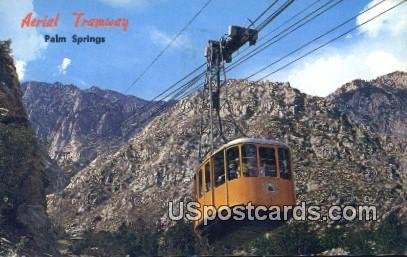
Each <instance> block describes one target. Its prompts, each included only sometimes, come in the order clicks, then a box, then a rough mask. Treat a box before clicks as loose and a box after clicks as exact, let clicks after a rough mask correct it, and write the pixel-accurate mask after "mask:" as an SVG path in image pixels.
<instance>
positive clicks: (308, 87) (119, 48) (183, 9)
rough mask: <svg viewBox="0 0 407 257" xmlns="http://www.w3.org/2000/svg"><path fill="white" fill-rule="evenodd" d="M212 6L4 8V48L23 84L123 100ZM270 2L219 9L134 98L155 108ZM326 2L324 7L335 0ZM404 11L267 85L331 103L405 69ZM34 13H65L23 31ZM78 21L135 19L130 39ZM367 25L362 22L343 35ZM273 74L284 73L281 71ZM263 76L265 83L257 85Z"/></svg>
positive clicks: (83, 0) (138, 0)
mask: <svg viewBox="0 0 407 257" xmlns="http://www.w3.org/2000/svg"><path fill="white" fill-rule="evenodd" d="M205 2H206V0H171V1H170V0H151V1H147V0H74V1H72V0H19V1H11V0H0V16H1V18H0V22H2V24H5V26H2V28H0V39H7V38H11V39H13V42H14V44H13V51H14V56H15V59H16V63H17V66H18V70H19V75H20V78H22V80H23V81H27V80H37V81H45V82H51V83H52V82H55V81H60V82H63V83H67V84H75V85H77V86H79V87H81V88H88V87H90V86H93V85H96V86H98V87H101V88H106V89H112V90H116V91H119V92H125V90H126V89H127V88H128V86H129V85H130V84H131V83H132V82H133V81H134V80H135V79H136V77H137V76H138V75H139V74H140V73H141V72H142V71H143V70H144V68H145V67H146V65H147V64H148V63H149V62H150V61H151V60H152V59H153V58H154V57H155V56H156V55H157V54H158V53H159V52H160V51H161V49H162V48H163V47H165V45H166V43H167V42H168V40H169V39H170V38H172V37H173V36H174V35H175V34H176V33H177V32H178V31H179V30H180V29H181V28H182V27H183V26H184V25H185V24H186V22H187V21H188V20H189V19H190V18H191V17H192V16H193V15H194V14H195V13H196V12H197V11H198V10H199V9H200V8H201V6H203V4H204V3H205ZM271 2H272V1H271V0H252V1H249V0H245V1H244V0H213V1H212V2H211V3H210V4H209V6H208V7H207V8H206V9H205V10H204V11H203V12H202V14H201V15H200V16H199V17H198V18H197V19H196V20H195V21H194V23H193V24H192V25H191V26H190V27H189V28H188V29H187V31H185V33H183V34H182V35H181V36H180V37H179V38H178V40H177V41H176V42H175V43H174V44H173V46H172V47H171V48H170V49H168V50H167V51H166V52H165V54H164V55H163V56H162V57H161V58H160V59H159V61H158V62H157V63H156V64H155V65H154V66H153V67H152V68H151V69H150V71H149V72H148V73H147V74H146V75H145V76H144V77H143V78H142V79H141V80H140V81H139V82H138V83H137V84H136V85H135V86H133V87H132V88H131V89H130V90H129V91H128V92H126V93H127V94H133V95H136V96H139V97H143V98H147V99H148V98H152V97H154V96H155V95H157V94H158V93H160V92H161V91H162V90H164V89H166V88H167V87H168V86H169V85H171V84H172V83H173V82H175V81H177V80H178V79H179V78H180V77H182V76H183V75H185V74H187V73H188V72H189V71H191V70H192V69H193V68H195V67H196V66H198V65H200V64H202V63H204V62H205V59H204V56H203V53H204V48H205V46H206V43H207V41H208V39H218V38H219V37H220V36H222V35H223V34H224V33H226V32H227V27H228V26H229V25H230V24H235V25H244V26H246V25H248V21H247V18H252V19H253V18H254V17H256V16H257V15H258V14H259V13H261V11H262V10H264V9H265V8H266V7H267V6H268V5H269V4H270V3H271ZM280 2H281V3H282V2H283V1H282V0H281V1H280ZM311 2H312V1H308V0H296V1H295V2H294V4H292V5H291V6H290V7H289V9H288V10H287V11H286V12H284V13H283V14H282V15H281V16H280V17H279V18H278V19H276V20H275V21H273V22H272V23H271V24H270V25H269V26H268V27H267V28H266V29H265V30H264V31H262V33H261V34H260V37H261V36H262V34H267V32H269V31H271V30H273V28H275V27H276V26H278V25H280V24H281V23H282V22H283V21H285V20H286V19H287V18H289V17H290V16H291V15H293V14H294V13H296V12H298V11H299V10H301V9H302V8H304V7H305V6H307V5H308V4H310V3H311ZM320 2H321V4H322V3H324V2H327V0H321V1H320ZM377 2H379V0H358V1H354V0H352V1H351V0H344V1H343V2H342V3H340V4H339V5H337V6H336V7H335V8H333V9H332V10H330V11H328V12H327V13H326V14H323V15H322V16H320V17H319V18H317V19H316V20H315V21H313V22H311V23H309V24H308V25H306V26H305V27H303V28H301V29H300V30H299V31H297V32H296V33H293V34H292V35H290V36H288V37H287V38H285V39H284V40H281V41H280V42H278V44H275V45H274V46H272V47H270V48H269V49H267V50H266V51H264V52H263V53H262V54H260V55H259V56H256V57H255V58H252V59H251V60H249V61H248V62H246V63H245V64H243V65H241V66H240V67H239V68H237V69H235V70H233V71H232V72H230V73H229V74H228V77H233V78H244V77H246V76H247V75H250V74H251V73H253V72H254V71H256V70H258V69H259V68H261V67H262V66H264V65H266V64H268V63H271V62H272V61H273V60H275V59H277V58H278V57H280V56H282V55H284V54H286V53H288V52H290V51H291V50H293V49H295V48H296V47H298V46H299V45H301V44H303V43H304V42H306V41H308V40H310V39H312V38H313V37H316V36H318V35H319V34H321V33H323V32H324V31H326V30H328V29H330V28H331V27H333V26H335V25H336V24H338V23H340V22H342V21H344V20H346V19H347V18H349V17H351V16H353V15H355V14H356V13H358V12H360V11H361V10H363V8H366V7H367V6H369V5H372V4H374V3H377ZM398 2H400V0H387V1H386V3H384V4H382V5H381V7H380V8H381V10H383V9H385V7H390V6H392V5H393V4H395V3H398ZM406 6H407V4H404V5H402V6H401V7H399V8H397V9H396V10H394V11H391V12H389V13H388V14H387V15H386V16H384V17H383V18H381V19H380V20H377V21H375V22H374V23H373V22H372V24H370V25H369V26H366V27H365V28H361V29H359V30H357V31H354V32H353V33H352V34H350V35H348V36H346V37H344V38H343V39H341V40H339V41H337V42H335V43H334V44H332V45H330V46H329V47H327V48H324V49H322V50H321V51H318V52H317V53H315V54H313V55H312V56H310V57H308V58H305V59H304V60H302V61H300V62H298V63H296V64H295V65H293V66H290V67H289V68H287V69H285V70H283V71H281V72H279V73H277V74H274V75H273V76H271V77H269V78H268V79H269V80H279V81H290V82H291V83H292V85H293V86H294V87H297V88H299V89H300V90H302V91H304V92H306V93H309V94H314V95H321V96H324V95H327V94H329V93H331V92H333V91H334V90H335V88H337V87H339V86H340V85H341V84H343V83H345V82H346V81H349V80H351V79H355V78H363V79H372V78H374V77H376V76H378V75H381V74H384V73H387V72H391V71H393V70H395V69H398V70H406V69H407V65H406V61H407V56H406V53H405V52H406V51H404V50H405V45H407V40H406V34H407V33H406V32H407V28H406V27H407V26H406V18H405V15H404V16H403V15H401V14H402V13H404V14H405V13H406V11H407V9H406ZM30 11H34V12H35V16H36V17H38V18H42V17H44V16H45V15H47V16H54V15H55V14H56V13H58V12H59V13H60V15H61V20H60V23H59V26H58V27H57V28H52V29H44V28H37V29H36V28H25V29H21V28H20V27H19V26H20V23H21V19H23V17H24V16H25V15H26V14H27V13H28V12H30ZM73 12H83V13H85V17H87V18H94V17H95V18H96V17H97V18H121V17H125V18H127V19H128V20H129V27H128V31H127V32H123V31H122V30H121V29H118V28H98V29H94V28H93V29H92V28H90V29H84V28H80V29H78V28H74V27H73V19H74V18H73V16H72V13H73ZM362 20H363V19H361V20H354V21H353V22H352V23H350V24H348V26H347V27H346V26H345V27H344V28H342V30H341V31H345V30H346V29H347V28H350V27H352V26H354V25H355V24H358V23H360V22H361V21H362ZM339 32H340V31H339ZM339 32H338V33H339ZM338 33H336V35H337V34H338ZM46 34H49V35H54V34H58V35H60V36H66V37H67V39H68V42H67V43H61V44H52V43H48V44H46V43H45V42H44V40H43V36H44V35H46ZM73 34H77V35H79V36H86V35H90V36H99V37H105V38H106V42H105V43H103V44H99V45H97V44H94V43H87V44H81V45H76V44H74V43H71V42H70V37H71V36H72V35H73ZM333 35H335V34H333ZM331 37H332V36H331ZM327 39H329V37H328V38H327ZM319 42H324V40H322V41H319ZM317 43H318V42H317ZM311 48H312V47H311ZM311 48H308V49H311ZM299 54H301V53H299ZM287 61H288V60H287ZM282 64H284V63H282ZM275 67H277V68H278V65H277V66H275ZM270 70H273V68H271V69H270ZM261 75H264V74H260V75H259V76H261Z"/></svg>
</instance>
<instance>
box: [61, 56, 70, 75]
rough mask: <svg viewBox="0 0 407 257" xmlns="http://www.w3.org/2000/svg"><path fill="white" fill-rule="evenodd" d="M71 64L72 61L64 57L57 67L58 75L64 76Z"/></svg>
mask: <svg viewBox="0 0 407 257" xmlns="http://www.w3.org/2000/svg"><path fill="white" fill-rule="evenodd" d="M71 63H72V60H71V59H69V58H66V57H65V58H64V59H63V60H62V63H61V64H60V65H58V71H59V74H62V75H65V74H66V71H67V69H68V67H69V65H71Z"/></svg>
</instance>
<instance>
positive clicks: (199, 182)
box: [197, 169, 203, 197]
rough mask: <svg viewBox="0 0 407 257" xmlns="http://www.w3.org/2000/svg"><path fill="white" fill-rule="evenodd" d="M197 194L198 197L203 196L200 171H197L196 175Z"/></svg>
mask: <svg viewBox="0 0 407 257" xmlns="http://www.w3.org/2000/svg"><path fill="white" fill-rule="evenodd" d="M197 180H198V193H199V197H201V196H203V184H202V170H201V169H200V170H199V173H198V178H197Z"/></svg>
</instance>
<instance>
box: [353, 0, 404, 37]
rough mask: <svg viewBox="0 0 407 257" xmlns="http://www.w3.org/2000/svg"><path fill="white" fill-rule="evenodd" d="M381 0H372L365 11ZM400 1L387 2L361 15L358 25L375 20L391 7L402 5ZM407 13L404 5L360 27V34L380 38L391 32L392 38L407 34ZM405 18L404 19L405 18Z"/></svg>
mask: <svg viewBox="0 0 407 257" xmlns="http://www.w3.org/2000/svg"><path fill="white" fill-rule="evenodd" d="M380 1H381V0H372V1H371V2H370V3H369V4H368V5H367V6H366V7H365V8H364V9H368V8H370V7H372V6H374V5H376V4H378V3H379V2H380ZM400 2H401V1H400V0H387V1H385V2H383V3H380V4H379V5H377V7H374V8H373V9H372V10H369V11H368V12H366V13H364V14H362V15H360V16H359V17H358V18H357V20H356V23H357V24H362V23H363V22H365V21H367V20H369V19H371V18H373V17H374V16H376V15H378V14H380V13H382V12H383V11H385V10H387V9H389V8H390V7H392V6H394V5H396V4H398V3H400ZM406 13H407V5H406V4H405V3H404V4H402V5H400V6H398V7H396V8H395V9H393V10H390V11H388V12H387V13H385V14H383V15H381V16H380V17H378V18H377V19H374V20H372V21H371V22H369V23H366V24H365V25H363V26H362V27H360V29H359V31H360V32H367V33H368V34H369V36H370V37H379V36H380V35H381V33H388V32H390V33H391V34H392V36H399V35H402V33H405V32H406V27H407V19H406V18H405V16H406ZM403 17H404V18H403Z"/></svg>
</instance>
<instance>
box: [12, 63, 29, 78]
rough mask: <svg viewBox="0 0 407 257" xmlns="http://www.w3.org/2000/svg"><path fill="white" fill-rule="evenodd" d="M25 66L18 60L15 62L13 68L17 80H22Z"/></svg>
mask: <svg viewBox="0 0 407 257" xmlns="http://www.w3.org/2000/svg"><path fill="white" fill-rule="evenodd" d="M26 65H27V63H26V62H24V61H20V60H17V61H15V66H16V70H17V75H18V78H19V79H20V80H23V79H24V75H25V66H26Z"/></svg>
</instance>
